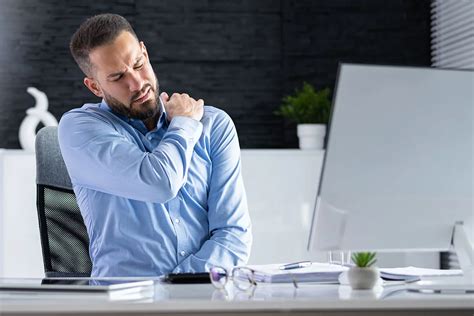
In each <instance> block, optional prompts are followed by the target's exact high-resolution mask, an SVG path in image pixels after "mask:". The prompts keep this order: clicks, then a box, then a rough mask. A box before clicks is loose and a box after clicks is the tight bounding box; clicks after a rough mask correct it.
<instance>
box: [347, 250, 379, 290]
mask: <svg viewBox="0 0 474 316" xmlns="http://www.w3.org/2000/svg"><path fill="white" fill-rule="evenodd" d="M375 255H376V253H375V252H356V253H353V254H352V257H351V259H352V261H353V262H354V264H355V266H353V267H351V268H350V269H349V272H348V278H349V284H350V285H351V287H352V288H353V289H356V290H368V289H372V288H373V287H374V286H375V284H376V283H377V281H378V279H379V270H378V269H377V268H376V267H374V266H373V265H374V264H375V262H377V260H376V259H375Z"/></svg>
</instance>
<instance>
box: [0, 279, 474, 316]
mask: <svg viewBox="0 0 474 316" xmlns="http://www.w3.org/2000/svg"><path fill="white" fill-rule="evenodd" d="M394 289H395V288H394V287H389V288H388V289H386V290H385V291H386V292H383V293H381V295H377V294H374V293H373V292H366V291H359V292H351V290H350V289H349V288H348V287H347V286H338V285H315V284H309V283H305V284H300V286H299V288H298V289H294V288H293V285H291V284H281V285H275V284H273V285H272V284H259V285H258V286H257V287H256V289H255V292H254V293H253V296H252V295H251V294H250V293H245V292H239V291H230V292H232V293H231V294H230V295H229V296H227V297H226V295H225V294H224V293H223V292H221V291H219V290H215V289H214V288H213V287H212V285H210V284H196V285H169V284H157V285H156V287H155V290H154V294H153V297H152V298H149V299H145V300H142V301H128V302H127V301H111V300H110V299H108V298H107V297H105V296H91V295H90V294H88V295H87V296H80V295H71V296H67V295H62V296H61V297H59V296H58V295H53V294H48V295H35V294H28V293H23V294H11V293H7V292H1V291H0V314H1V315H5V316H7V315H60V314H61V315H62V314H67V315H112V314H113V315H132V314H133V315H158V314H160V315H184V314H193V315H209V314H226V315H241V314H245V315H274V314H280V315H309V314H311V315H332V316H336V315H450V316H453V315H469V316H472V315H473V313H474V294H470V295H454V294H452V295H428V294H419V293H411V292H404V291H401V292H396V293H393V294H391V295H390V293H389V292H387V291H393V290H394ZM231 290H232V289H231Z"/></svg>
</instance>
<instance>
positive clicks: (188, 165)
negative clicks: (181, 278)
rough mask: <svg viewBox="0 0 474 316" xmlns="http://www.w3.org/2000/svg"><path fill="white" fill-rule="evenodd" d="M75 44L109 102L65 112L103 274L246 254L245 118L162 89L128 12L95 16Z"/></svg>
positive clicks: (144, 272) (235, 260)
mask: <svg viewBox="0 0 474 316" xmlns="http://www.w3.org/2000/svg"><path fill="white" fill-rule="evenodd" d="M70 49H71V53H72V55H73V57H74V59H75V60H76V62H77V64H78V65H79V67H80V68H81V70H82V71H83V72H84V74H85V76H86V77H85V78H84V84H85V85H86V86H87V88H89V90H90V91H91V92H92V93H94V94H95V95H96V96H98V97H101V98H103V99H102V102H101V103H99V104H85V105H84V106H83V107H81V108H79V109H74V110H71V111H69V112H67V113H65V114H64V115H63V117H62V118H61V121H60V123H59V129H58V134H59V136H58V137H59V143H60V147H61V152H62V155H63V157H64V161H65V163H66V166H67V169H68V172H69V175H70V177H71V181H72V184H73V189H74V192H75V194H76V197H77V202H78V204H79V207H80V209H81V213H82V216H83V218H84V222H85V224H86V227H87V231H88V234H89V238H90V248H89V251H90V256H91V259H92V263H93V267H92V273H91V275H92V276H93V277H105V276H153V275H162V274H166V273H170V272H174V273H180V272H198V271H206V270H208V269H209V268H210V267H211V266H213V265H220V266H224V267H230V266H235V265H241V264H245V263H246V262H247V259H248V257H249V252H250V246H251V241H252V236H251V230H250V228H251V225H250V218H249V214H248V209H247V201H246V195H245V190H244V186H243V182H242V177H241V164H240V149H239V143H238V138H237V133H236V130H235V127H234V125H233V123H232V121H231V119H230V117H229V116H228V115H227V114H225V112H223V111H222V110H219V109H216V108H214V107H210V106H204V102H203V100H195V99H193V98H191V97H190V96H189V95H187V94H177V93H175V94H173V95H172V96H171V97H169V96H168V95H167V94H166V93H164V92H163V93H161V100H162V102H160V97H159V84H158V80H157V77H156V75H155V73H154V72H153V69H152V66H151V64H150V60H149V56H148V52H147V50H146V47H145V45H144V44H143V42H139V41H138V39H137V36H136V35H135V32H134V31H133V29H132V27H131V26H130V24H129V23H128V22H127V21H126V20H125V19H124V18H123V17H121V16H119V15H115V14H102V15H98V16H94V17H92V18H89V19H88V20H86V21H85V22H84V23H83V24H82V25H81V26H80V27H79V29H78V30H77V31H76V33H75V34H74V35H73V37H72V39H71V43H70Z"/></svg>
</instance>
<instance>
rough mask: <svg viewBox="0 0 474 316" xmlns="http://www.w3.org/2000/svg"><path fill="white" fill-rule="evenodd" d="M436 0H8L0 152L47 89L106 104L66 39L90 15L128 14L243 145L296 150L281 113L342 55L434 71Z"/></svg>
mask: <svg viewBox="0 0 474 316" xmlns="http://www.w3.org/2000/svg"><path fill="white" fill-rule="evenodd" d="M429 10H430V1H429V0H387V1H380V0H319V1H315V0H236V1H231V0H228V1H225V0H184V1H183V0H180V1H177V0H173V1H171V0H115V1H97V0H95V1H91V0H87V1H85V0H81V1H60V0H48V1H39V0H38V1H31V0H30V1H26V0H0V100H1V103H0V109H1V116H0V148H19V147H20V146H19V142H18V137H17V135H18V128H19V125H20V123H21V121H22V119H23V117H24V116H25V113H24V112H25V110H26V109H27V108H29V107H32V106H33V105H34V100H33V98H32V97H31V96H30V95H29V94H27V92H26V88H27V87H28V86H35V87H37V88H38V89H40V90H42V91H44V92H46V93H47V95H48V97H49V101H50V112H52V113H53V114H54V115H55V116H56V118H58V119H59V118H60V117H61V115H62V113H64V112H65V111H67V110H69V109H71V108H74V107H78V106H81V105H82V104H83V103H85V102H91V101H98V99H97V98H95V97H94V96H93V95H92V94H91V93H90V92H89V91H87V89H86V88H85V87H84V86H83V84H82V78H83V76H82V74H81V72H80V71H79V69H78V68H77V66H76V65H75V64H74V61H73V59H72V57H70V55H69V50H68V42H69V39H70V36H71V35H72V33H73V32H74V31H75V29H76V28H77V27H78V25H79V24H80V23H81V22H82V21H83V20H84V19H85V18H86V17H88V16H90V15H93V14H97V13H103V12H114V13H119V14H122V15H124V16H125V17H126V18H128V19H129V21H130V22H131V23H132V25H133V26H134V28H135V30H136V32H137V34H138V36H139V37H140V38H141V39H142V40H143V41H144V42H145V45H146V46H147V48H148V51H149V53H150V57H151V59H152V62H153V63H154V68H155V71H156V72H157V74H158V77H159V80H160V83H161V86H162V89H163V90H165V91H168V92H188V93H189V94H191V95H192V96H195V97H199V98H203V99H204V100H205V101H206V103H207V104H211V105H215V106H218V107H220V108H223V109H225V110H226V111H227V112H228V113H229V114H230V115H231V117H232V118H233V119H234V121H235V123H236V126H237V129H238V132H239V136H240V143H241V146H242V147H243V148H287V147H296V146H297V139H296V134H295V129H294V125H292V124H289V123H287V122H284V121H283V120H282V119H281V118H279V117H276V116H274V114H273V111H274V110H275V109H276V108H277V107H278V106H279V104H280V100H281V98H282V97H283V96H284V95H285V94H288V93H291V92H292V91H293V90H294V88H295V87H297V86H300V85H301V83H302V81H308V82H310V83H312V84H314V85H315V86H316V87H318V88H323V87H326V86H327V87H330V88H332V87H333V86H334V82H335V77H336V71H337V64H338V62H341V61H346V62H363V63H381V64H383V63H385V64H402V65H420V66H428V65H429V64H430V48H429V45H430V11H429Z"/></svg>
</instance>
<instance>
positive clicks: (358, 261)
mask: <svg viewBox="0 0 474 316" xmlns="http://www.w3.org/2000/svg"><path fill="white" fill-rule="evenodd" d="M375 255H376V253H375V252H355V253H353V254H352V257H351V259H352V261H353V262H354V264H355V265H356V266H357V267H359V268H368V267H371V266H372V265H373V264H374V263H375V262H377V260H376V259H375Z"/></svg>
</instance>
